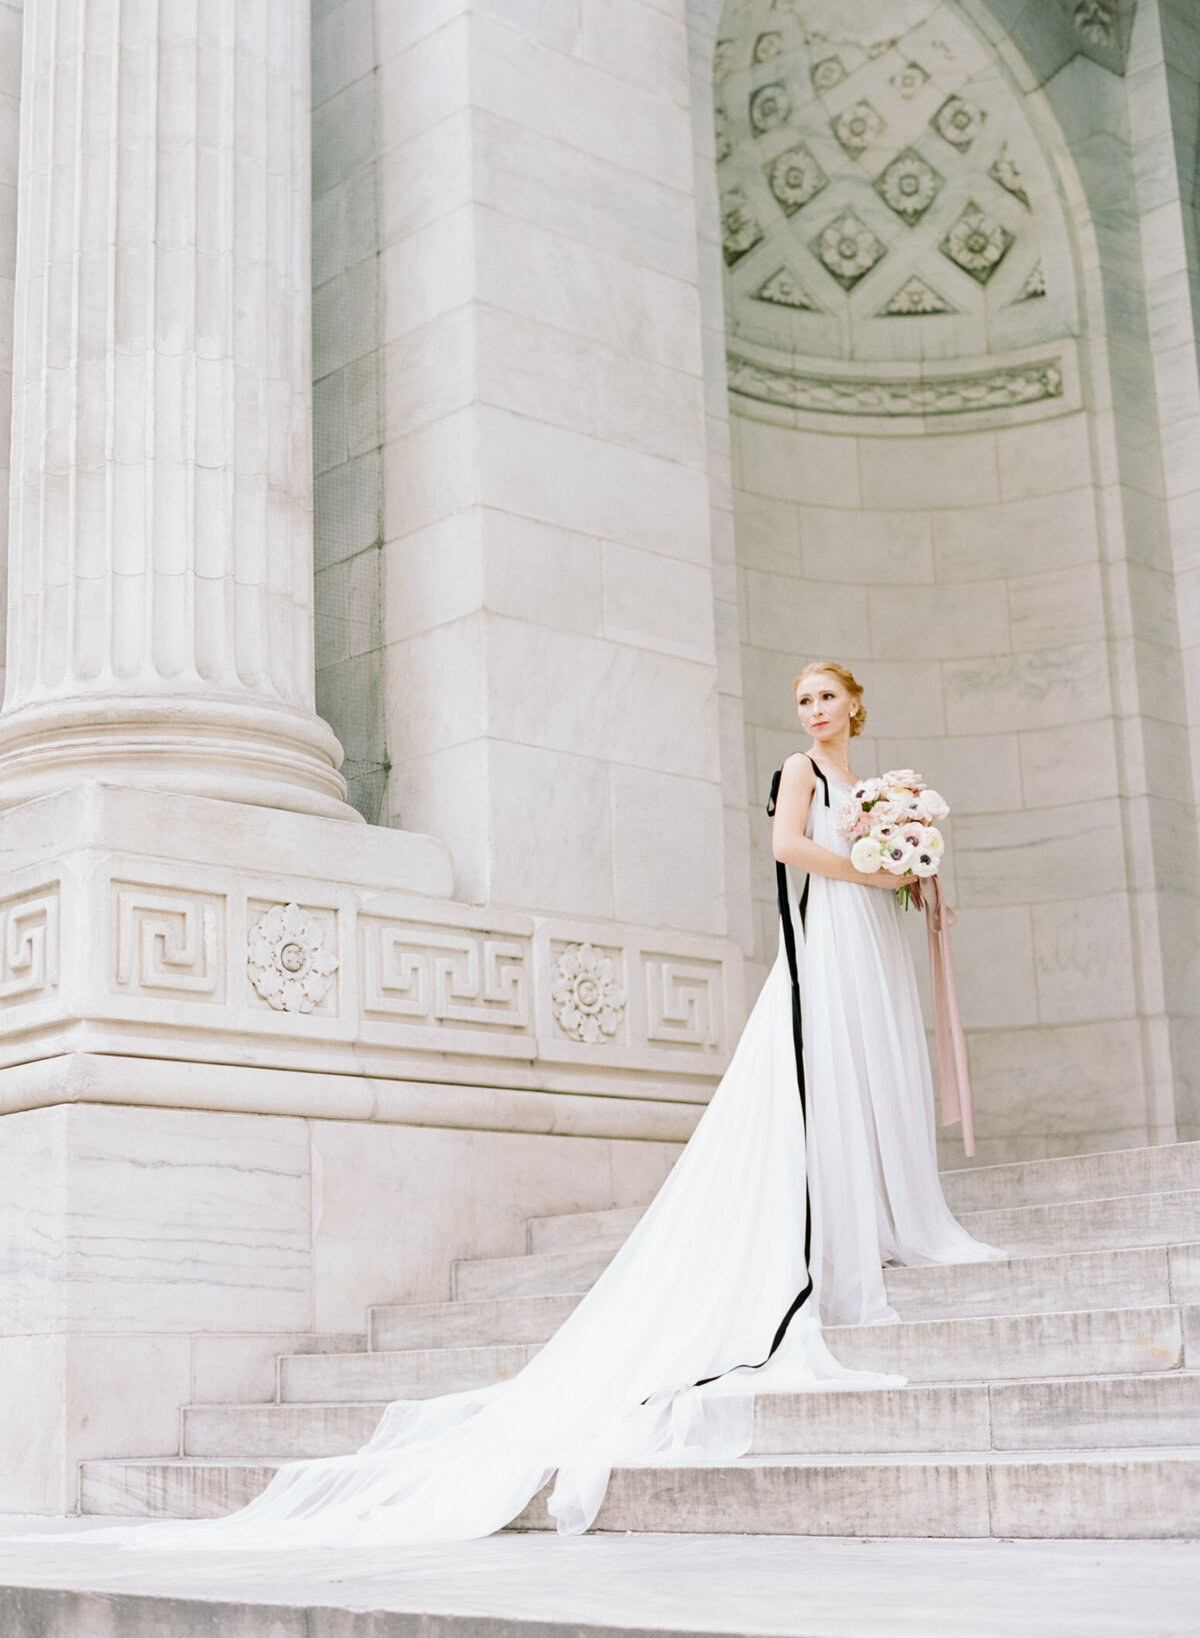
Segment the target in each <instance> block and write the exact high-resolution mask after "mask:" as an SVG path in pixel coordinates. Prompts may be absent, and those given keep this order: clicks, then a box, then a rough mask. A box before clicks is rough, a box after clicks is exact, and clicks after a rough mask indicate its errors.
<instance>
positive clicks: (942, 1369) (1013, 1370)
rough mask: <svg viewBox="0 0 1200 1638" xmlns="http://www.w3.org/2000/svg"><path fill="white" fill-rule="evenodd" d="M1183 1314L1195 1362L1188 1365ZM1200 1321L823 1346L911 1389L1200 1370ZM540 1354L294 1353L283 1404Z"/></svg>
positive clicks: (499, 1373)
mask: <svg viewBox="0 0 1200 1638" xmlns="http://www.w3.org/2000/svg"><path fill="white" fill-rule="evenodd" d="M1185 1315H1186V1316H1187V1321H1186V1323H1187V1326H1188V1333H1187V1334H1188V1336H1189V1338H1190V1339H1191V1340H1190V1343H1189V1349H1188V1351H1189V1353H1190V1354H1191V1355H1192V1357H1191V1358H1187V1359H1185V1341H1184V1338H1185ZM1198 1321H1200V1308H1188V1309H1186V1310H1184V1309H1181V1308H1179V1307H1176V1306H1173V1305H1168V1304H1162V1305H1159V1306H1156V1307H1153V1306H1151V1307H1137V1308H1102V1309H1088V1310H1083V1311H1081V1312H1069V1313H1051V1314H1016V1315H1010V1314H1000V1315H978V1316H976V1315H969V1316H966V1317H959V1318H955V1319H940V1320H906V1321H902V1322H901V1323H900V1324H898V1325H843V1326H832V1327H830V1328H828V1329H827V1330H826V1332H825V1339H826V1341H827V1342H828V1344H829V1347H830V1349H831V1350H832V1352H833V1353H834V1355H835V1356H836V1357H837V1358H838V1359H840V1360H841V1361H842V1363H843V1364H844V1365H848V1366H852V1367H853V1368H855V1369H858V1370H878V1371H887V1372H896V1373H898V1374H900V1375H903V1376H906V1377H908V1378H909V1380H910V1381H913V1382H958V1381H964V1380H976V1379H978V1380H1006V1379H1009V1378H1015V1377H1028V1376H1089V1375H1109V1374H1114V1373H1125V1372H1132V1371H1167V1370H1177V1369H1179V1368H1181V1367H1182V1366H1183V1365H1184V1364H1185V1363H1186V1364H1189V1365H1192V1364H1200V1323H1197V1322H1198ZM537 1348H538V1345H537V1344H535V1343H530V1344H524V1345H521V1346H517V1347H490V1348H489V1347H484V1348H436V1349H435V1348H422V1349H400V1350H396V1351H394V1352H388V1353H374V1354H341V1355H338V1354H325V1355H320V1354H297V1355H292V1356H290V1357H285V1358H284V1359H282V1360H281V1361H280V1398H281V1400H282V1401H283V1402H285V1403H289V1404H297V1403H316V1404H334V1403H354V1402H358V1403H369V1404H375V1403H378V1402H381V1401H387V1400H391V1399H426V1398H431V1397H432V1396H434V1395H435V1394H439V1393H452V1392H457V1391H458V1390H460V1389H463V1388H482V1387H486V1386H487V1384H488V1383H490V1382H496V1381H498V1380H502V1379H504V1378H507V1377H511V1376H515V1375H516V1373H517V1372H518V1371H519V1370H520V1369H521V1367H522V1366H523V1365H525V1364H526V1363H527V1362H528V1361H529V1360H530V1359H532V1358H533V1356H534V1354H535V1353H536V1352H537Z"/></svg>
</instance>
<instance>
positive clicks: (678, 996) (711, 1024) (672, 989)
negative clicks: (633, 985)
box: [643, 952, 724, 1051]
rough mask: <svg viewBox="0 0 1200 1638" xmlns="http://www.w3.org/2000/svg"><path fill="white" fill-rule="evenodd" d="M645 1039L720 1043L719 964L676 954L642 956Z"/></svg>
mask: <svg viewBox="0 0 1200 1638" xmlns="http://www.w3.org/2000/svg"><path fill="white" fill-rule="evenodd" d="M643 961H644V962H645V976H646V1039H647V1040H648V1041H668V1042H670V1043H671V1044H672V1045H675V1046H693V1047H702V1048H705V1049H708V1050H712V1051H717V1050H719V1049H720V1047H721V1044H722V1037H723V1034H724V1017H723V1008H722V1004H721V964H720V962H718V961H698V960H694V959H684V958H682V957H679V956H670V955H655V954H652V953H650V952H647V953H645V954H644V956H643Z"/></svg>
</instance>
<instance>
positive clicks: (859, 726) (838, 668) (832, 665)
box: [792, 660, 867, 739]
mask: <svg viewBox="0 0 1200 1638" xmlns="http://www.w3.org/2000/svg"><path fill="white" fill-rule="evenodd" d="M817 671H825V672H828V674H829V675H830V676H831V677H836V678H837V680H838V682H840V683H841V685H842V687H843V688H844V689H845V690H846V692H847V694H849V695H851V696H852V697H853V699H854V701H855V704H856V705H857V706H858V710H857V711H853V712H851V715H850V737H851V739H853V738H854V736H855V734H861V733H862V731H863V729H864V728H865V727H866V725H867V708H866V706H865V705H864V704H863V699H862V684H861V683H860V682H859V680H858V678H857V677H856V676H855V675H854V673H853V671H851V670H850V669H849V667H848V666H844V665H839V664H838V663H837V661H836V660H814V661H813V663H812V665H806V666H805V667H804V670H803V671H801V672H800V673H799V675H798V676H797V678H796V680H795V682H794V683H793V684H792V698H793V699H794V698H795V697H796V695H797V694H798V693H799V692H800V684H801V683H802V682H803V681H804V679H805V677H811V676H812V675H813V674H814V672H817Z"/></svg>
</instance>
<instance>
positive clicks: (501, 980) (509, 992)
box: [363, 919, 529, 1029]
mask: <svg viewBox="0 0 1200 1638" xmlns="http://www.w3.org/2000/svg"><path fill="white" fill-rule="evenodd" d="M363 935H364V936H363V1010H364V1011H365V1012H368V1013H384V1014H388V1015H391V1016H395V1017H401V1018H409V1019H412V1020H413V1021H414V1022H416V1021H418V1020H419V1021H423V1022H425V1023H428V1024H432V1025H441V1024H449V1023H453V1024H483V1025H488V1026H493V1027H494V1026H497V1025H499V1026H500V1027H502V1028H505V1027H506V1028H509V1029H525V1028H527V1027H528V1024H529V995H528V971H527V966H528V964H527V960H526V956H527V952H526V949H525V946H524V944H523V943H521V942H520V941H519V940H516V939H511V938H501V937H496V936H493V935H492V934H489V933H484V932H474V931H472V930H471V929H470V928H464V929H463V930H462V931H461V932H453V933H452V932H434V931H432V930H431V929H429V928H426V927H422V926H419V925H414V924H411V923H388V922H383V923H380V922H371V921H368V920H365V919H364V923H363Z"/></svg>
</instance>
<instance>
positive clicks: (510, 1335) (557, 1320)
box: [367, 1292, 1200, 1351]
mask: <svg viewBox="0 0 1200 1638" xmlns="http://www.w3.org/2000/svg"><path fill="white" fill-rule="evenodd" d="M581 1295H582V1293H579V1292H574V1293H568V1294H566V1295H565V1296H557V1297H498V1298H493V1299H490V1300H487V1301H484V1302H422V1303H405V1304H396V1305H392V1306H385V1305H380V1306H379V1307H376V1308H372V1309H371V1310H370V1313H369V1315H368V1319H367V1336H368V1339H369V1341H368V1346H369V1347H370V1348H371V1349H372V1350H373V1351H374V1350H382V1349H394V1348H451V1347H473V1346H475V1347H477V1346H480V1345H488V1344H494V1343H505V1342H507V1343H516V1342H546V1341H548V1340H549V1338H550V1337H552V1336H553V1335H554V1333H555V1331H557V1330H558V1328H559V1326H560V1325H561V1324H562V1322H563V1321H564V1320H565V1319H566V1318H567V1316H568V1315H569V1314H570V1313H571V1312H572V1310H573V1309H574V1308H575V1306H576V1304H577V1303H578V1302H579V1298H580V1296H581ZM1198 1300H1200V1299H1198Z"/></svg>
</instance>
